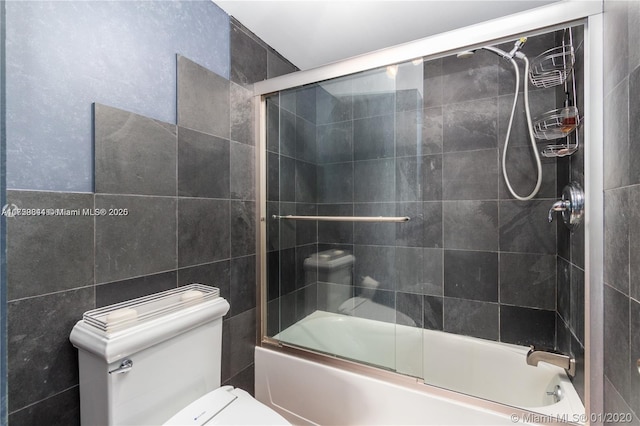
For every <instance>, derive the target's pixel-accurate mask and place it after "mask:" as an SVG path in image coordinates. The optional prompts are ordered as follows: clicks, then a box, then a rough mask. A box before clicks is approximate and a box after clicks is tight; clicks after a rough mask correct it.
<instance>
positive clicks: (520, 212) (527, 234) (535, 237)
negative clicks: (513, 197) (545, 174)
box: [499, 200, 556, 254]
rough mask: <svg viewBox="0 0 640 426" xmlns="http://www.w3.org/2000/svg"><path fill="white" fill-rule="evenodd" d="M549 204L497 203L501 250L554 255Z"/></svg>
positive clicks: (540, 202)
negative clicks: (548, 216) (549, 220)
mask: <svg viewBox="0 0 640 426" xmlns="http://www.w3.org/2000/svg"><path fill="white" fill-rule="evenodd" d="M549 206H550V204H549V201H546V200H545V201H526V202H523V201H500V204H499V211H500V219H499V220H500V250H502V251H511V252H518V253H540V254H555V252H556V227H555V226H553V224H550V223H549V222H548V220H547V215H548V212H549Z"/></svg>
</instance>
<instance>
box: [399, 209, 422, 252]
mask: <svg viewBox="0 0 640 426" xmlns="http://www.w3.org/2000/svg"><path fill="white" fill-rule="evenodd" d="M396 216H398V217H404V216H407V217H409V218H411V219H410V220H409V221H408V222H400V223H396V224H395V226H396V240H395V245H396V246H400V247H424V246H425V220H424V203H396Z"/></svg>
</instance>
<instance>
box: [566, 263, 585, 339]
mask: <svg viewBox="0 0 640 426" xmlns="http://www.w3.org/2000/svg"><path fill="white" fill-rule="evenodd" d="M584 286H585V281H584V271H583V270H582V269H580V268H577V267H575V266H573V265H572V266H571V315H570V322H569V325H570V326H571V329H572V330H573V333H574V334H575V335H576V337H577V338H578V340H579V341H580V342H581V343H582V344H584V343H585V340H584V302H585V299H584V294H585V290H584Z"/></svg>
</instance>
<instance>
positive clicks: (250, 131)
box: [229, 83, 255, 145]
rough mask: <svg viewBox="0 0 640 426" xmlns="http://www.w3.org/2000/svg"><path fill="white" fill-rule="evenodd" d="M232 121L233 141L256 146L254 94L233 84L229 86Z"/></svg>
mask: <svg viewBox="0 0 640 426" xmlns="http://www.w3.org/2000/svg"><path fill="white" fill-rule="evenodd" d="M229 96H230V104H229V106H230V108H231V111H230V112H229V119H230V121H231V129H230V132H231V133H230V134H231V140H232V141H235V142H240V143H244V144H247V145H255V123H254V117H255V114H254V111H253V92H252V91H251V90H247V89H245V88H244V87H242V86H239V85H237V84H235V83H232V84H231V85H230V86H229Z"/></svg>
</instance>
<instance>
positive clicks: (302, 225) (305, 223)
mask: <svg viewBox="0 0 640 426" xmlns="http://www.w3.org/2000/svg"><path fill="white" fill-rule="evenodd" d="M317 214H318V206H317V205H315V204H302V203H296V215H298V216H316V215H317ZM316 242H318V222H317V221H315V220H314V221H309V220H301V221H298V222H296V246H300V245H304V244H311V243H316Z"/></svg>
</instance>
